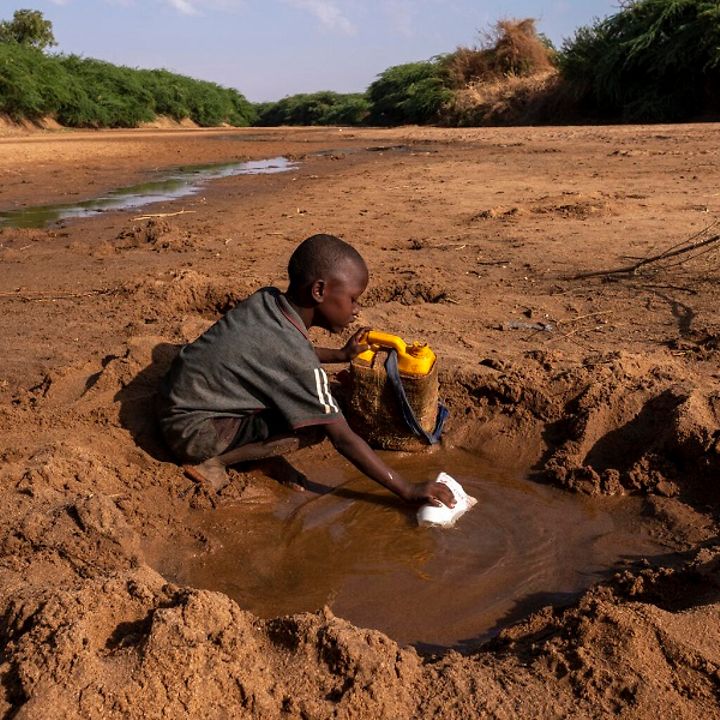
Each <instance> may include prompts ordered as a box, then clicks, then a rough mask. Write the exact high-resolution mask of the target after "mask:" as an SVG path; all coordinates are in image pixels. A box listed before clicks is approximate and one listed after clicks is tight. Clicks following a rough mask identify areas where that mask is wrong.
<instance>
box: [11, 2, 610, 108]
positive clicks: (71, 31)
mask: <svg viewBox="0 0 720 720" xmlns="http://www.w3.org/2000/svg"><path fill="white" fill-rule="evenodd" d="M30 4H32V7H31V8H28V7H27V5H28V2H25V1H23V2H21V3H20V4H17V3H13V5H12V6H11V7H10V8H9V9H8V10H6V11H5V10H4V11H3V12H2V13H0V19H2V20H9V19H11V18H12V15H13V13H14V12H15V10H18V9H32V10H39V11H41V12H42V13H43V15H44V17H45V18H46V19H47V20H49V21H50V22H51V23H52V26H53V32H54V35H55V39H56V40H57V43H58V45H57V47H55V48H52V49H51V52H61V53H65V54H75V55H81V56H84V57H92V58H96V59H98V60H104V61H107V62H111V63H113V64H116V65H126V66H129V67H141V68H147V69H159V68H163V69H166V70H169V71H171V72H175V73H179V74H181V75H188V76H190V77H193V78H197V79H201V80H209V81H211V82H215V83H217V84H219V85H222V86H224V87H231V88H235V89H237V90H238V91H239V92H241V93H242V94H243V95H244V96H245V97H246V98H247V99H248V100H249V101H251V102H254V103H257V102H272V101H277V100H280V99H282V98H283V97H287V96H290V95H296V94H300V93H314V92H319V91H323V90H330V91H333V92H338V93H352V92H364V91H365V90H366V89H367V88H368V86H369V85H370V84H371V83H372V82H373V81H374V80H375V79H376V78H377V76H378V75H379V74H380V73H382V72H383V71H384V70H386V69H387V68H389V67H392V66H394V65H402V64H404V63H408V62H416V61H423V60H429V59H430V58H432V57H434V56H437V55H441V54H444V53H448V52H452V51H453V50H455V49H456V48H457V47H459V46H465V47H471V46H474V45H477V44H478V42H479V40H480V37H481V35H482V33H483V32H485V31H487V30H489V29H491V28H492V26H493V25H494V24H495V23H496V22H497V21H498V20H501V19H506V18H518V19H521V18H526V17H532V18H535V19H536V20H537V27H538V30H539V31H540V32H542V33H544V34H545V35H547V36H548V37H549V38H550V39H551V40H552V42H553V43H554V44H555V46H556V47H558V48H559V47H560V46H561V45H562V42H563V41H564V40H565V39H567V38H569V37H572V35H573V34H574V32H575V31H576V30H577V28H578V27H580V26H582V25H588V24H590V23H591V22H593V20H594V19H595V18H600V17H605V16H607V15H610V14H612V13H613V12H617V10H618V9H619V8H618V6H617V2H616V0H613V1H611V0H591V1H590V2H584V3H581V2H571V1H570V0H553V1H548V2H542V1H540V0H511V1H510V2H508V3H506V4H505V5H504V10H505V11H504V12H503V13H502V14H499V13H497V12H496V11H494V10H488V9H487V8H486V7H485V6H482V7H480V8H478V7H477V6H475V5H474V4H473V3H471V2H470V0H451V1H450V2H442V0H415V2H411V0H388V1H386V2H378V1H377V0H369V1H368V2H365V3H360V2H359V0H266V2H264V3H260V2H256V1H253V0H146V2H144V3H140V2H139V1H138V0H96V1H95V2H92V1H91V0H39V1H36V2H32V0H30Z"/></svg>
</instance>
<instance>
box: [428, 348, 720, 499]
mask: <svg viewBox="0 0 720 720" xmlns="http://www.w3.org/2000/svg"><path fill="white" fill-rule="evenodd" d="M528 357H529V359H533V360H535V361H536V362H537V363H538V364H537V366H536V367H533V365H527V366H524V367H522V368H516V367H513V366H512V365H509V366H508V365H503V364H498V363H497V362H496V361H493V360H488V361H487V363H488V365H489V367H490V368H491V372H489V373H483V374H481V375H478V374H470V375H467V374H464V373H451V374H448V375H446V376H444V377H443V387H442V394H444V395H445V397H446V398H447V400H448V403H449V405H450V406H451V408H452V409H453V410H454V416H455V417H456V418H458V419H456V420H452V419H451V422H450V431H451V433H452V438H453V440H454V441H455V442H458V443H460V444H465V445H467V446H468V447H471V448H473V447H481V446H486V445H487V444H489V447H490V448H492V447H493V446H494V444H496V443H498V440H497V439H496V438H494V437H493V436H495V435H497V432H496V431H497V427H498V426H501V427H502V428H503V432H502V433H501V435H502V436H503V437H504V438H505V440H504V443H505V444H512V443H513V442H517V436H520V435H524V436H525V440H524V441H523V446H524V447H525V448H526V452H527V453H529V454H530V455H532V452H533V448H535V449H537V448H540V447H543V448H544V451H543V452H542V453H541V454H538V456H537V457H536V458H535V459H534V460H533V461H532V464H533V465H534V468H535V472H536V476H537V477H538V478H542V479H544V480H546V481H549V482H553V483H555V484H558V485H560V486H561V487H565V488H567V489H571V490H574V491H577V492H583V493H587V494H589V495H598V494H609V495H614V494H618V495H621V494H625V493H634V492H640V493H647V492H653V493H658V494H660V495H664V496H673V495H676V494H677V493H678V492H679V485H680V484H682V485H683V487H684V489H685V491H689V490H690V489H691V486H692V485H693V483H691V482H689V477H693V478H694V479H695V483H696V484H697V486H698V487H702V486H703V485H704V484H705V483H707V482H709V481H710V480H711V479H712V477H713V476H714V475H715V474H716V473H717V472H718V470H719V469H720V431H718V427H719V426H720V394H718V393H717V392H714V391H710V392H708V391H707V390H703V391H701V390H698V389H696V388H695V387H694V379H693V377H692V375H689V374H688V373H687V371H685V370H683V369H682V368H681V367H680V366H679V365H678V364H677V363H675V362H672V361H671V360H666V361H662V360H660V359H655V360H648V359H646V358H644V357H638V356H633V355H629V354H627V353H612V354H610V355H606V356H603V357H599V358H594V359H589V360H587V361H586V362H585V363H584V365H583V366H582V367H580V368H575V369H573V370H568V369H566V368H559V367H557V364H556V363H554V362H553V361H552V358H549V357H548V356H547V355H544V354H537V353H531V354H529V355H528ZM484 421H487V423H488V426H487V427H486V428H484V429H483V428H480V429H478V428H477V427H475V426H476V424H477V423H478V422H481V423H482V422H484ZM508 436H509V437H508ZM531 437H535V438H536V440H535V442H534V443H533V442H529V439H530V438H531ZM496 452H502V447H501V446H499V445H498V447H497V448H496ZM696 489H697V488H696Z"/></svg>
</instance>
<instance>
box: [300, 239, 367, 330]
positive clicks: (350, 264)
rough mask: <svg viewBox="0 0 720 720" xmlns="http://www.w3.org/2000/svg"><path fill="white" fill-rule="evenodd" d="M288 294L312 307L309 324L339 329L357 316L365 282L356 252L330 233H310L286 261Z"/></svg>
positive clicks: (365, 277)
mask: <svg viewBox="0 0 720 720" xmlns="http://www.w3.org/2000/svg"><path fill="white" fill-rule="evenodd" d="M288 277H289V279H290V287H289V288H288V296H289V297H290V298H292V299H293V300H294V301H295V302H296V303H298V304H300V305H301V306H303V307H307V308H309V309H312V311H313V313H312V318H311V319H310V320H311V325H317V326H319V327H323V328H325V329H326V330H330V331H331V332H339V331H340V330H342V329H343V328H345V327H347V326H348V325H349V324H350V323H351V322H352V321H353V320H354V319H355V317H356V316H357V314H358V312H359V310H360V306H359V305H358V303H357V300H358V298H359V297H360V295H362V293H363V292H364V291H365V288H366V287H367V283H368V269H367V265H365V261H364V260H363V259H362V256H361V255H360V253H359V252H358V251H357V250H355V248H354V247H352V246H351V245H348V243H346V242H344V241H343V240H341V239H340V238H337V237H335V236H334V235H324V234H320V235H313V236H311V237H309V238H308V239H307V240H304V241H303V242H301V243H300V245H298V246H297V248H295V252H293V254H292V255H291V256H290V261H289V263H288Z"/></svg>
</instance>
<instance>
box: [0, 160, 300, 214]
mask: <svg viewBox="0 0 720 720" xmlns="http://www.w3.org/2000/svg"><path fill="white" fill-rule="evenodd" d="M297 167H298V166H297V164H296V163H293V162H290V161H289V160H288V159H287V158H284V157H276V158H270V159H269V160H254V161H250V162H233V163H217V164H212V165H192V166H185V167H180V168H178V169H177V170H174V171H173V172H172V173H170V174H167V175H164V176H163V177H162V178H160V179H158V180H153V181H151V182H146V183H141V184H139V185H131V186H129V187H124V188H118V189H117V190H111V191H110V192H109V193H107V195H104V196H103V197H99V198H95V199H93V200H85V201H83V202H78V203H65V204H58V205H41V206H35V207H27V208H22V209H19V210H10V211H7V212H0V227H16V228H37V227H45V226H46V225H49V224H50V223H52V222H57V221H58V220H66V219H68V218H84V217H90V216H94V215H97V214H98V213H102V212H105V211H108V210H135V209H137V208H141V207H144V206H145V205H150V204H151V203H157V202H164V201H168V200H177V199H179V198H183V197H187V196H189V195H196V194H197V193H198V192H200V190H201V189H202V188H203V187H204V186H205V185H206V184H207V183H208V182H210V181H212V180H219V179H221V178H226V177H231V176H233V175H268V174H271V173H281V172H288V171H290V170H295V169H296V168H297Z"/></svg>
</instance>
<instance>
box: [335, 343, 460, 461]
mask: <svg viewBox="0 0 720 720" xmlns="http://www.w3.org/2000/svg"><path fill="white" fill-rule="evenodd" d="M361 341H362V342H363V343H365V344H367V345H368V346H369V347H368V349H367V350H366V351H364V352H362V353H360V354H359V355H358V356H357V357H355V358H354V359H353V360H352V362H351V363H350V375H351V379H352V387H351V393H350V402H349V412H348V422H349V423H350V426H351V427H352V428H353V429H354V430H355V432H357V433H358V435H360V436H361V437H362V438H364V439H365V440H366V441H367V442H368V443H369V444H370V445H372V446H373V447H377V448H380V449H384V450H410V451H413V450H421V449H424V448H426V447H427V446H428V445H429V444H433V443H435V442H437V440H438V438H439V435H440V432H441V431H442V423H443V422H444V419H445V416H446V415H447V411H445V409H444V408H443V407H442V406H441V405H439V403H438V390H439V383H438V368H437V358H436V357H435V353H434V352H433V351H432V350H431V349H430V348H429V347H428V346H427V344H426V343H420V342H413V343H406V342H405V341H404V340H403V339H402V338H399V337H398V336H397V335H391V334H390V333H386V332H381V331H379V330H369V331H368V332H367V333H366V334H365V336H363V337H362V338H361ZM393 351H394V352H393ZM391 355H392V356H394V357H391ZM398 385H399V386H400V387H398ZM439 408H440V409H439ZM443 413H444V415H443Z"/></svg>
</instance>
